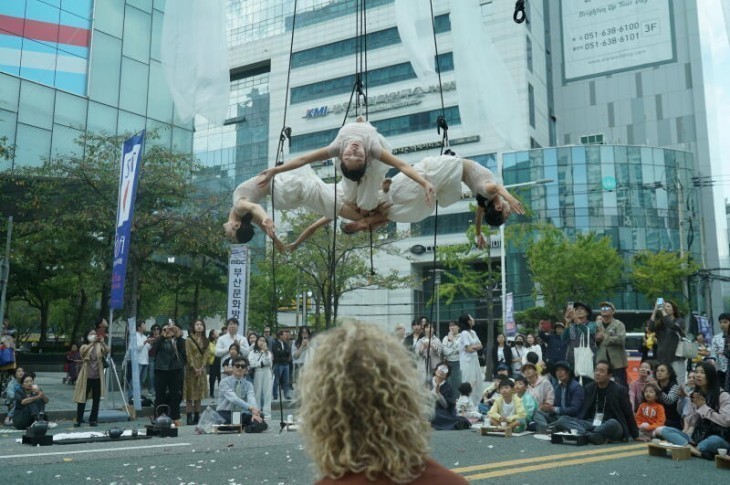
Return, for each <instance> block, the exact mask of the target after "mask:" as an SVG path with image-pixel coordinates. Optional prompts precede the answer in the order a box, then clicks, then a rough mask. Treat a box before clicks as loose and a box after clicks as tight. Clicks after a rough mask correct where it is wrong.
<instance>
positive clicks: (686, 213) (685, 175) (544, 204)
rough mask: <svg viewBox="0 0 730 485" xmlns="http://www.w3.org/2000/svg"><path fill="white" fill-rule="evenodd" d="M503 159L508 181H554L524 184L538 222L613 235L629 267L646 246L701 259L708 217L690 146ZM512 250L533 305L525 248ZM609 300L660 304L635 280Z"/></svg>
mask: <svg viewBox="0 0 730 485" xmlns="http://www.w3.org/2000/svg"><path fill="white" fill-rule="evenodd" d="M503 163H504V178H505V183H506V184H519V183H524V182H529V181H532V180H540V179H550V180H553V182H551V183H547V184H545V185H539V186H532V187H525V188H523V189H520V192H519V194H520V196H521V197H522V198H523V200H524V201H525V202H526V203H527V205H528V207H529V208H530V210H531V213H532V216H531V222H547V223H550V224H552V225H554V226H555V227H557V228H559V229H560V230H561V231H563V232H565V233H566V234H568V235H569V236H575V234H577V233H587V232H591V231H592V232H595V233H596V234H598V235H599V236H608V237H609V238H610V240H611V245H612V247H613V248H615V249H616V251H618V253H619V255H620V256H621V257H622V259H623V261H624V264H625V265H626V267H630V265H631V261H632V258H633V257H634V255H636V254H637V253H639V252H641V251H644V250H649V251H675V252H679V251H688V252H690V253H691V255H692V257H693V259H694V260H695V261H701V247H700V235H699V228H700V218H701V215H700V213H699V212H698V211H697V189H696V188H695V187H693V174H694V158H693V156H692V154H691V153H689V152H684V151H679V150H671V149H665V148H652V147H644V146H641V147H640V146H623V145H590V146H574V147H562V148H545V149H538V150H530V151H521V152H511V153H505V154H503ZM680 206H682V209H681V210H678V207H680ZM506 250H507V252H506V254H505V262H506V268H505V269H506V274H507V281H508V288H509V291H510V292H512V293H513V297H514V301H515V308H517V309H524V308H527V307H531V306H533V305H534V301H533V296H532V290H533V288H534V285H533V283H532V281H531V280H530V278H529V272H528V268H527V263H526V260H525V257H524V254H523V253H521V252H519V251H521V249H518V248H517V247H516V245H515V244H510V243H508V244H507V247H506ZM575 264H580V262H578V261H576V262H575ZM606 298H607V299H609V300H611V301H612V302H614V304H615V305H616V307H617V308H619V309H632V310H636V309H638V310H646V309H648V308H651V306H652V303H653V302H652V303H650V302H647V301H645V299H644V298H643V297H642V296H641V295H638V294H637V293H635V292H634V291H631V288H630V286H628V284H627V285H625V286H624V287H623V289H622V290H621V291H619V292H617V293H616V294H615V295H606ZM694 308H696V307H694Z"/></svg>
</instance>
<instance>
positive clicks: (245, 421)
mask: <svg viewBox="0 0 730 485" xmlns="http://www.w3.org/2000/svg"><path fill="white" fill-rule="evenodd" d="M216 412H217V413H218V414H220V416H221V418H223V419H225V420H226V424H233V423H232V422H231V420H232V418H233V412H232V411H216ZM251 418H253V415H252V414H251V413H245V412H241V425H242V426H248V425H249V424H251ZM236 424H238V423H236Z"/></svg>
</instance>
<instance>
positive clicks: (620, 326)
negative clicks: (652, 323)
mask: <svg viewBox="0 0 730 485" xmlns="http://www.w3.org/2000/svg"><path fill="white" fill-rule="evenodd" d="M600 308H601V314H600V315H598V318H596V342H597V343H598V351H597V353H596V360H597V361H598V360H605V361H608V362H610V363H611V365H612V366H613V379H614V381H616V382H617V383H618V384H621V385H622V386H624V387H625V388H627V389H628V387H629V383H628V380H627V379H626V368H627V367H628V366H629V359H628V358H627V357H626V326H625V325H624V323H623V322H622V321H621V320H619V319H617V318H614V316H613V315H614V313H615V312H616V307H615V306H614V304H613V303H611V302H610V301H602V302H601V305H600Z"/></svg>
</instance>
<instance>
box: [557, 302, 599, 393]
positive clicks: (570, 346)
mask: <svg viewBox="0 0 730 485" xmlns="http://www.w3.org/2000/svg"><path fill="white" fill-rule="evenodd" d="M592 313H593V311H592V310H591V307H590V306H588V305H587V304H585V303H582V302H579V301H577V302H575V303H574V304H573V306H572V307H570V306H568V309H567V311H566V312H565V324H566V329H565V332H563V334H562V335H561V336H560V338H562V339H563V342H567V349H566V354H565V356H566V359H565V360H567V361H568V363H569V364H570V365H571V366H572V367H575V354H574V352H573V351H574V350H575V349H576V348H577V347H579V346H580V340H581V337H583V339H584V340H585V338H586V337H588V343H589V346H590V348H591V350H592V351H593V353H594V355H595V352H596V324H595V323H593V322H592V321H590V318H591V315H592ZM581 377H583V378H588V379H590V378H591V376H581Z"/></svg>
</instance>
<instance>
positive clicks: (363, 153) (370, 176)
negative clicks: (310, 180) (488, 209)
mask: <svg viewBox="0 0 730 485" xmlns="http://www.w3.org/2000/svg"><path fill="white" fill-rule="evenodd" d="M333 157H337V158H339V159H340V171H341V172H342V175H343V179H342V190H343V194H344V198H345V201H346V202H347V203H349V204H354V205H356V206H357V207H359V208H360V209H361V210H363V211H371V210H373V209H375V208H376V207H377V205H378V191H379V190H380V186H381V183H382V181H383V179H384V178H385V174H386V172H387V171H388V170H389V168H390V167H393V168H397V169H398V170H400V171H401V172H402V173H403V174H405V176H407V177H410V178H411V179H412V180H413V181H414V182H415V183H416V184H418V185H420V186H421V187H422V188H423V190H424V191H425V192H426V201H427V202H428V203H432V202H433V195H434V192H433V186H431V184H430V183H429V182H428V181H427V180H425V179H424V178H423V177H422V176H421V175H419V173H418V172H416V171H415V170H414V169H413V167H411V165H409V164H408V163H406V162H405V161H403V160H401V159H400V158H398V157H396V156H395V155H393V154H392V153H390V148H389V147H388V144H387V142H386V141H385V138H383V136H382V135H380V134H379V133H378V131H377V130H376V129H375V127H374V126H373V125H371V124H370V123H368V122H367V121H365V119H364V118H362V117H358V118H357V120H356V121H355V122H353V123H348V124H346V125H345V126H343V127H342V128H340V131H339V132H338V133H337V137H336V138H335V140H334V141H333V142H332V143H330V144H329V146H326V147H324V148H320V149H319V150H315V151H313V152H309V153H307V154H304V155H301V156H299V157H296V158H293V159H291V160H289V161H288V162H287V163H285V164H283V165H279V166H276V167H272V168H269V169H266V170H264V171H263V172H261V175H262V177H261V178H260V179H259V186H265V185H266V184H267V183H268V182H269V181H270V180H271V178H272V177H274V176H275V175H278V174H281V173H284V172H287V171H289V170H294V169H296V168H299V167H302V166H304V165H306V164H309V163H313V162H318V161H323V160H328V159H330V158H333ZM348 219H349V218H348Z"/></svg>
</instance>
